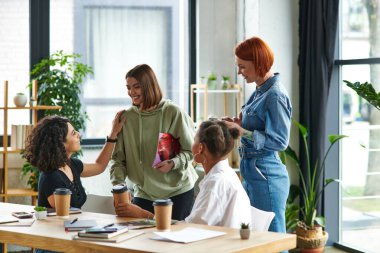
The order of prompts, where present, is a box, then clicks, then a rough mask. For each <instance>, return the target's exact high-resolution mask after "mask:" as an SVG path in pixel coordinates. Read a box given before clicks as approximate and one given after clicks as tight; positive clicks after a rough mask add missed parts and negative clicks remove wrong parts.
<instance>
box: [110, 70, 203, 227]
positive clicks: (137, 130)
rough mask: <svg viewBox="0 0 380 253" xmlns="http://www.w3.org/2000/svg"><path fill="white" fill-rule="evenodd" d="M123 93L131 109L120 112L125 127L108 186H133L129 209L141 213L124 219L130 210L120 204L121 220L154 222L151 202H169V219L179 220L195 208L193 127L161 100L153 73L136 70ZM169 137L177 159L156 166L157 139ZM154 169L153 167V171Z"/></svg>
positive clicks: (151, 71) (113, 157)
mask: <svg viewBox="0 0 380 253" xmlns="http://www.w3.org/2000/svg"><path fill="white" fill-rule="evenodd" d="M126 88H127V90H128V95H129V96H130V97H131V99H132V103H133V105H132V107H131V108H129V109H127V110H126V111H125V112H124V118H126V122H125V123H124V126H123V128H122V131H121V132H120V133H119V134H118V136H117V139H115V140H109V141H116V146H115V150H114V152H113V155H112V161H111V163H112V166H111V181H112V184H113V185H116V184H120V183H124V182H125V179H126V177H128V179H129V180H130V181H132V183H133V185H134V186H133V187H134V189H133V192H134V196H133V203H134V204H136V205H137V206H139V207H140V208H141V210H139V213H138V214H131V213H128V206H127V205H124V204H119V205H118V206H115V211H116V213H117V214H118V215H120V216H138V217H147V218H152V217H153V205H152V204H153V201H154V200H156V199H167V198H170V199H171V200H172V201H173V214H172V218H173V219H177V220H183V219H184V218H185V217H187V216H188V215H189V214H190V212H191V209H192V206H193V203H194V183H195V181H196V180H197V178H198V176H197V174H196V172H195V170H194V168H193V167H192V159H193V156H192V154H191V146H192V143H193V139H194V124H193V122H192V120H191V118H190V117H189V115H188V114H186V113H185V112H184V111H183V110H181V109H180V108H179V107H178V106H176V105H175V104H173V103H172V102H171V101H169V100H165V99H163V98H162V92H161V89H160V86H159V84H158V82H157V78H156V75H155V74H154V72H153V70H152V69H151V68H150V67H149V66H148V65H146V64H141V65H137V66H136V67H134V68H133V69H131V70H130V71H128V73H127V74H126ZM163 133H168V134H170V135H171V136H172V137H173V138H174V139H177V140H178V141H179V144H180V151H179V153H178V154H177V155H176V156H175V157H173V158H171V159H168V160H165V161H162V162H159V163H158V164H156V163H154V162H155V157H156V152H157V145H158V140H159V136H160V134H163ZM153 164H155V165H153Z"/></svg>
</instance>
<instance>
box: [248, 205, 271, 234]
mask: <svg viewBox="0 0 380 253" xmlns="http://www.w3.org/2000/svg"><path fill="white" fill-rule="evenodd" d="M251 216H252V230H253V231H260V232H265V231H268V229H269V226H270V223H271V222H272V220H273V218H274V216H275V213H274V212H267V211H263V210H260V209H257V208H255V207H253V206H251Z"/></svg>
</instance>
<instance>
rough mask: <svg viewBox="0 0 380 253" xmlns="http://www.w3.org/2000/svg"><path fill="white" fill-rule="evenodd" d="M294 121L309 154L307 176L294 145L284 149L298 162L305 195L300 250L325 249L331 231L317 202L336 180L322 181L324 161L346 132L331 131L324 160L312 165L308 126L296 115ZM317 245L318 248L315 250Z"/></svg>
mask: <svg viewBox="0 0 380 253" xmlns="http://www.w3.org/2000/svg"><path fill="white" fill-rule="evenodd" d="M293 123H294V124H295V125H296V126H297V128H298V129H299V131H300V133H301V137H302V140H303V146H304V148H305V151H304V153H305V156H306V167H305V168H304V171H305V172H306V176H304V174H303V171H302V170H301V167H300V160H299V158H298V156H297V154H296V153H295V152H294V150H293V149H292V148H291V147H288V148H287V149H286V150H285V155H286V158H290V159H291V160H293V161H294V162H295V165H296V168H297V170H298V173H299V176H300V179H301V185H300V187H299V189H300V193H301V196H302V198H303V205H302V206H301V208H300V210H301V214H302V215H301V216H302V217H301V219H300V220H299V221H298V223H297V227H296V234H297V247H298V248H299V249H300V250H301V252H323V249H324V246H325V244H326V242H327V239H328V233H327V232H326V231H323V227H324V226H325V219H324V217H322V216H317V206H318V204H319V202H320V200H321V197H322V193H323V191H324V190H325V188H326V186H327V185H329V184H330V183H331V182H334V181H335V180H334V179H326V180H325V181H323V175H324V170H325V162H326V158H327V156H328V154H329V152H330V150H331V148H332V146H333V145H334V144H335V143H337V142H338V141H339V140H341V139H342V138H345V137H347V136H345V135H329V136H328V139H329V141H330V146H329V148H328V149H327V152H326V153H325V155H324V156H323V160H322V162H319V161H316V163H315V164H314V165H312V164H311V163H312V161H311V157H310V155H309V146H308V142H307V137H308V131H307V129H306V127H304V126H303V125H302V124H300V123H299V122H297V121H296V120H294V119H293ZM316 249H318V250H319V251H318V250H317V251H316ZM310 250H312V251H310Z"/></svg>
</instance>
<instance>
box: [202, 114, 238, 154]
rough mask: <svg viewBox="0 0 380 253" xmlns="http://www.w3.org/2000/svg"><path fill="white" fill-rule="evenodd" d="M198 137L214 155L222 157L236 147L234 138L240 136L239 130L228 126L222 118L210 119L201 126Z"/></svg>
mask: <svg viewBox="0 0 380 253" xmlns="http://www.w3.org/2000/svg"><path fill="white" fill-rule="evenodd" d="M198 137H199V142H200V143H203V144H205V145H206V147H207V149H208V151H209V152H210V153H211V154H212V155H213V156H215V157H217V158H220V157H223V156H225V155H227V154H228V153H230V152H231V150H232V149H233V148H234V140H236V139H237V138H238V137H239V130H238V129H237V128H228V127H227V124H226V123H225V122H224V121H222V120H208V121H204V122H202V123H201V125H200V126H199V130H198Z"/></svg>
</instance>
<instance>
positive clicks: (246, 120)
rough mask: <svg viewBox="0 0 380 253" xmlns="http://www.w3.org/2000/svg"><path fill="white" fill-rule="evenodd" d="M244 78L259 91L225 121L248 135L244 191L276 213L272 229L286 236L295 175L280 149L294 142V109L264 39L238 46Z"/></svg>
mask: <svg viewBox="0 0 380 253" xmlns="http://www.w3.org/2000/svg"><path fill="white" fill-rule="evenodd" d="M235 56H236V64H237V66H238V74H240V75H242V76H243V77H244V78H245V80H246V82H247V83H255V84H256V90H255V92H253V93H252V95H251V96H250V98H249V99H248V101H247V103H246V104H245V105H243V107H242V110H241V113H240V114H239V117H238V118H229V117H226V118H224V119H225V120H226V121H229V122H233V123H229V124H230V125H231V127H232V126H236V125H238V128H239V130H240V133H241V135H242V138H241V145H240V147H239V154H240V157H241V162H240V172H241V175H242V177H243V187H244V189H245V190H246V191H247V194H248V196H249V199H250V201H251V205H252V206H254V207H256V208H259V209H262V210H265V211H272V212H274V213H275V214H276V216H275V217H274V219H273V221H272V224H271V225H270V228H269V230H270V231H274V232H283V233H285V232H286V228H285V204H286V199H287V198H288V194H289V176H288V172H287V170H286V167H285V166H284V165H283V164H282V163H281V160H280V158H279V156H278V151H281V150H284V149H286V147H287V146H288V143H289V131H290V122H291V120H290V118H291V114H292V106H291V104H290V100H289V97H288V95H287V92H286V91H285V89H284V87H283V86H282V85H281V83H280V75H279V74H278V73H273V72H272V71H271V67H272V65H273V61H274V58H273V52H272V50H271V49H270V48H269V46H268V45H267V44H266V43H265V42H264V41H263V40H261V39H260V38H258V37H253V38H250V39H247V40H245V41H243V42H241V43H240V44H238V45H237V46H236V47H235Z"/></svg>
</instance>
